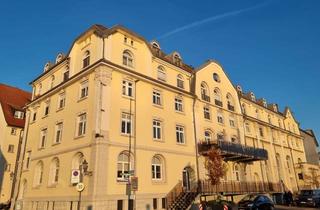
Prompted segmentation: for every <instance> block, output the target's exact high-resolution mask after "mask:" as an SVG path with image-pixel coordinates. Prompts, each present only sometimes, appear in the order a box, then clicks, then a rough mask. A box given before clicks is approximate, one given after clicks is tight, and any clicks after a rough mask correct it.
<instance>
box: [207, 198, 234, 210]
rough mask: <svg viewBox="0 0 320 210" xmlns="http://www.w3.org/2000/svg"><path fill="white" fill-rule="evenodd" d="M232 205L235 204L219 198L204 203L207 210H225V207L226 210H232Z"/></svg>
mask: <svg viewBox="0 0 320 210" xmlns="http://www.w3.org/2000/svg"><path fill="white" fill-rule="evenodd" d="M234 205H235V204H234V203H233V202H232V201H227V200H224V199H221V198H219V199H217V200H212V201H208V202H207V203H206V207H207V210H211V209H212V210H225V209H226V208H225V207H227V209H228V210H232V206H234Z"/></svg>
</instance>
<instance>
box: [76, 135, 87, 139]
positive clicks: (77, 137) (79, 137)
mask: <svg viewBox="0 0 320 210" xmlns="http://www.w3.org/2000/svg"><path fill="white" fill-rule="evenodd" d="M85 136H86V135H85V134H83V135H80V136H75V137H74V139H81V138H83V137H85Z"/></svg>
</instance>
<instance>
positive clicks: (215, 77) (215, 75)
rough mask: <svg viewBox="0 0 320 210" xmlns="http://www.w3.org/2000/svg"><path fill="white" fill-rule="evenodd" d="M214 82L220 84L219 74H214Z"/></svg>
mask: <svg viewBox="0 0 320 210" xmlns="http://www.w3.org/2000/svg"><path fill="white" fill-rule="evenodd" d="M213 80H214V81H216V82H220V77H219V75H218V74H217V73H213Z"/></svg>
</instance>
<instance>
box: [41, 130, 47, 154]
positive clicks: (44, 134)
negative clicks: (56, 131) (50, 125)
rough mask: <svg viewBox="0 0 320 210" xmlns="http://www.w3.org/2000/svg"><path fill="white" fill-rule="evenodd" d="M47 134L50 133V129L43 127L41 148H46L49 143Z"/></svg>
mask: <svg viewBox="0 0 320 210" xmlns="http://www.w3.org/2000/svg"><path fill="white" fill-rule="evenodd" d="M47 135H48V129H47V128H43V129H41V131H40V141H39V149H44V148H45V147H46V144H47Z"/></svg>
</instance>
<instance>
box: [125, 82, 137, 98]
mask: <svg viewBox="0 0 320 210" xmlns="http://www.w3.org/2000/svg"><path fill="white" fill-rule="evenodd" d="M133 91H134V88H133V82H132V81H129V80H123V81H122V95H123V96H127V97H130V98H133V96H134V92H133Z"/></svg>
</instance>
